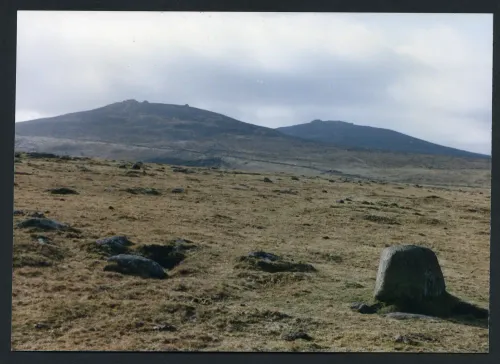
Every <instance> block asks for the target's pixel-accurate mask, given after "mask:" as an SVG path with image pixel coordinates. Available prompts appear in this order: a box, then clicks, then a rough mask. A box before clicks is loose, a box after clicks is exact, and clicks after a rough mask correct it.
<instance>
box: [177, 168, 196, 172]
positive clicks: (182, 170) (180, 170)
mask: <svg viewBox="0 0 500 364" xmlns="http://www.w3.org/2000/svg"><path fill="white" fill-rule="evenodd" d="M172 172H177V173H196V172H195V171H193V170H192V169H189V168H183V167H172Z"/></svg>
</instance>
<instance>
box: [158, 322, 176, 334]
mask: <svg viewBox="0 0 500 364" xmlns="http://www.w3.org/2000/svg"><path fill="white" fill-rule="evenodd" d="M153 330H155V331H169V332H174V331H177V328H176V327H175V326H173V325H170V324H161V325H156V326H154V327H153Z"/></svg>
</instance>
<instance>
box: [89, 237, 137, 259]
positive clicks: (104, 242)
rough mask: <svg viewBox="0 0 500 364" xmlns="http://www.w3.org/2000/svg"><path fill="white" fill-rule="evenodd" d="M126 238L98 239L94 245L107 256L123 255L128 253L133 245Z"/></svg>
mask: <svg viewBox="0 0 500 364" xmlns="http://www.w3.org/2000/svg"><path fill="white" fill-rule="evenodd" d="M133 244H134V243H132V242H131V241H130V240H128V238H127V237H126V236H118V235H117V236H110V237H107V238H103V239H99V240H97V241H96V245H97V246H98V248H99V249H101V250H103V251H105V252H107V253H109V254H123V253H127V252H128V251H129V247H130V246H131V245H133Z"/></svg>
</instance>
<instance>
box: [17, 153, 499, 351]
mask: <svg viewBox="0 0 500 364" xmlns="http://www.w3.org/2000/svg"><path fill="white" fill-rule="evenodd" d="M119 164H120V163H118V162H116V163H115V162H108V161H97V160H91V161H88V160H75V161H58V160H43V159H40V160H30V159H23V160H22V162H21V163H16V172H24V173H27V174H16V176H15V182H16V184H17V185H16V187H15V209H22V210H28V211H41V212H45V211H48V212H46V215H47V217H49V218H53V219H55V220H58V221H60V222H63V223H68V224H70V225H71V226H73V227H75V228H77V229H80V230H81V234H74V233H60V232H44V233H41V234H43V235H45V236H48V237H50V238H52V239H53V245H55V246H56V247H53V248H47V247H41V246H39V244H38V243H37V242H36V241H34V240H33V238H32V237H31V236H30V232H29V231H27V230H24V229H23V230H22V229H17V228H15V229H14V265H15V266H14V274H13V322H12V348H13V350H134V351H135V350H148V351H149V350H162V351H164V350H169V351H170V350H206V351H334V352H335V351H426V352H487V351H488V329H487V328H485V327H481V326H480V325H474V324H469V325H467V324H465V323H463V322H462V323H454V322H450V321H441V322H428V321H414V322H410V321H397V320H391V319H388V318H384V317H382V316H379V315H362V314H359V313H356V312H353V311H351V310H350V309H349V304H350V303H351V302H353V301H359V300H365V301H366V300H369V299H370V297H371V295H372V292H373V288H374V283H375V276H376V271H377V267H378V261H379V256H380V252H381V250H382V249H383V248H384V247H386V246H388V245H392V244H400V243H412V244H419V245H423V246H426V247H429V248H431V249H433V250H434V251H435V252H436V254H437V256H438V258H439V261H440V263H441V266H442V268H443V273H444V275H445V279H446V284H447V287H448V290H449V291H450V293H452V294H454V295H456V296H458V297H460V298H462V299H464V300H467V301H469V302H472V303H475V304H478V305H480V306H483V307H488V301H489V236H490V235H489V223H490V215H489V212H490V208H489V206H490V200H489V196H490V191H489V189H486V188H485V189H465V188H462V191H459V189H458V188H456V189H451V188H450V189H442V188H427V187H424V188H416V187H408V186H404V185H403V186H396V185H390V184H386V185H381V184H375V183H365V182H364V183H362V185H359V184H358V183H351V182H341V181H340V180H339V179H335V180H336V182H333V183H332V182H329V181H328V179H326V178H325V179H324V178H303V177H299V180H298V181H297V180H292V179H291V176H288V175H284V174H274V175H267V176H268V177H269V178H271V179H272V180H273V181H274V183H265V182H263V179H264V175H255V174H233V173H223V172H221V171H217V170H206V169H205V170H204V169H198V170H196V171H197V173H196V174H183V173H174V172H172V170H171V168H170V167H168V166H164V167H162V166H160V165H148V166H147V175H142V174H139V175H137V176H135V177H132V176H130V175H126V173H127V170H125V169H120V168H118V165H119ZM82 166H85V167H86V168H82ZM328 178H329V179H332V178H331V177H328ZM56 187H71V188H73V189H75V190H77V191H78V192H79V194H78V195H63V196H61V195H52V194H50V193H49V192H47V191H46V190H47V189H49V188H56ZM133 187H145V188H150V187H151V188H155V189H157V190H159V191H160V192H162V194H161V195H160V196H153V195H133V194H130V193H127V192H125V191H124V189H126V188H133ZM175 187H184V188H185V189H186V192H185V193H183V194H172V193H170V190H171V189H172V188H175ZM401 187H402V188H401ZM287 189H290V190H293V191H298V194H290V193H279V192H274V190H287ZM324 190H325V191H326V192H323V191H324ZM347 197H350V198H351V199H352V202H349V201H346V203H345V204H339V203H337V202H336V201H337V200H338V199H342V198H347ZM363 201H366V202H369V203H371V204H369V203H366V202H365V203H363ZM110 206H112V207H113V208H114V209H110V208H109V207H110ZM23 218H25V217H23V216H14V222H15V223H16V222H18V221H20V220H22V219H23ZM114 234H123V235H126V236H128V237H129V238H130V240H132V241H133V242H135V243H137V244H146V243H161V242H164V241H168V240H170V239H172V238H175V237H182V238H186V239H189V240H192V241H193V242H194V243H195V244H196V245H198V247H199V249H197V250H196V251H193V252H190V253H189V254H188V258H187V259H186V260H185V261H183V262H182V263H181V264H180V265H179V266H177V267H175V268H174V269H173V270H171V271H169V272H168V275H169V277H168V278H167V279H165V280H154V279H143V278H139V277H134V276H126V275H121V274H118V273H114V272H105V271H103V268H104V266H105V265H106V262H105V259H103V257H102V256H100V255H98V254H96V253H94V252H92V251H90V250H88V245H89V244H91V243H92V242H93V241H95V239H97V238H101V237H106V236H109V235H114ZM327 237H328V238H327ZM253 250H264V251H268V252H272V253H275V254H278V255H282V256H284V257H287V258H293V259H294V260H295V261H303V262H305V263H310V264H312V265H314V267H315V268H316V269H317V270H318V271H317V272H312V273H287V272H283V273H265V272H260V271H254V270H250V269H245V268H244V267H238V264H237V263H238V258H239V257H240V256H242V255H245V254H247V253H249V252H250V251H253ZM44 264H45V265H44ZM37 324H38V328H37V327H36V325H37ZM161 324H169V325H173V326H174V327H175V328H176V330H175V331H171V330H163V331H161V330H155V329H154V327H155V326H156V325H161ZM290 330H303V331H305V332H307V333H308V334H309V335H311V336H312V337H313V338H314V339H313V340H312V341H304V340H297V341H293V342H289V341H285V340H283V339H282V338H281V335H282V334H283V333H286V332H288V331H290ZM397 335H407V336H409V337H412V338H413V340H412V341H410V342H409V343H405V342H404V341H403V342H396V340H395V336H397Z"/></svg>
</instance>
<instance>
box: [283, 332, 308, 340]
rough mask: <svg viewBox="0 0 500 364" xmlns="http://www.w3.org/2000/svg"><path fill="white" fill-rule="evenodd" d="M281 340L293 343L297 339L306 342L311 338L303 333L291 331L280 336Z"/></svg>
mask: <svg viewBox="0 0 500 364" xmlns="http://www.w3.org/2000/svg"><path fill="white" fill-rule="evenodd" d="M281 338H282V339H283V340H286V341H295V340H298V339H301V340H306V341H311V340H313V338H312V337H311V336H310V335H309V334H307V333H305V332H304V331H292V332H289V333H284V334H283V335H282V336H281Z"/></svg>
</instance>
